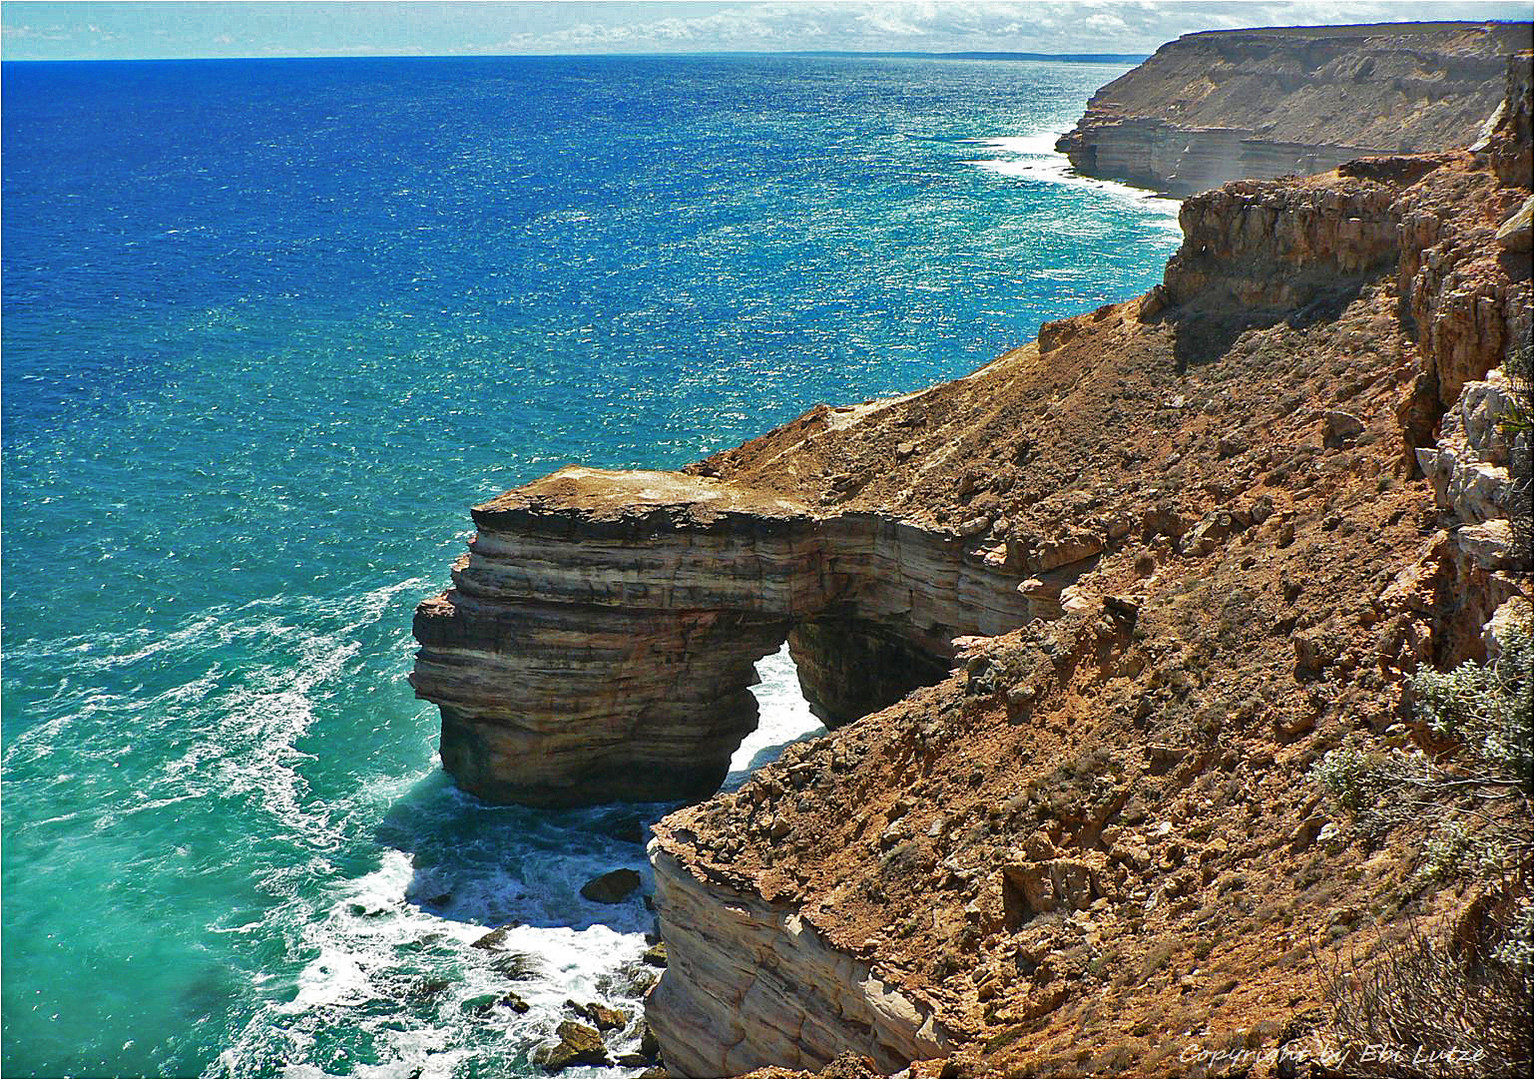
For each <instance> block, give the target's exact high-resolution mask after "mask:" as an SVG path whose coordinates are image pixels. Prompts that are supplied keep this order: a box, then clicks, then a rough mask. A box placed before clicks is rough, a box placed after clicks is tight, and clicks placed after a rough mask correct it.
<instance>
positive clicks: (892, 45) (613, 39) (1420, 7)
mask: <svg viewBox="0 0 1536 1080" xmlns="http://www.w3.org/2000/svg"><path fill="white" fill-rule="evenodd" d="M1531 11H1532V7H1531V4H1529V3H1508V2H1485V0H1469V2H1463V3H1440V2H1425V3H1403V2H1390V3H1389V2H1379V3H1357V2H1343V3H1337V2H1335V3H1324V2H1300V3H1269V2H1253V3H1229V2H1173V3H1170V2H1158V0H1098V2H1089V0H1083V2H1077V3H1051V2H1012V3H1009V2H988V0H976V2H969V0H956V2H951V3H933V2H916V0H914V2H890V3H829V2H784V0H776V2H756V3H495V2H490V3H195V2H194V3H115V2H105V3H32V2H20V0H18V2H14V3H4V4H0V55H3V56H4V57H5V58H6V59H12V60H27V59H144V58H156V57H228V56H366V55H418V54H419V55H442V54H476V53H480V54H486V53H626V52H629V53H633V52H650V53H656V52H661V53H666V52H709V51H737V50H745V51H772V50H798V49H849V50H859V51H881V50H920V51H934V52H953V51H980V50H985V51H993V50H999V51H1020V52H1151V51H1152V50H1153V49H1155V48H1156V47H1157V46H1158V45H1160V44H1162V43H1163V42H1164V41H1167V40H1169V39H1170V38H1174V37H1177V36H1178V35H1180V34H1186V33H1190V32H1192V31H1196V30H1213V29H1223V28H1232V27H1242V26H1274V25H1281V24H1308V23H1345V22H1380V21H1392V20H1405V19H1529V18H1531Z"/></svg>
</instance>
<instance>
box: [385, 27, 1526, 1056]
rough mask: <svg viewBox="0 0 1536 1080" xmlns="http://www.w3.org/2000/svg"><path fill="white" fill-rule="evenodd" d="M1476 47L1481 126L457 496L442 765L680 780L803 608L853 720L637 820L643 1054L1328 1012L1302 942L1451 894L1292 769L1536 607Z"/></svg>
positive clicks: (822, 687) (713, 742)
mask: <svg viewBox="0 0 1536 1080" xmlns="http://www.w3.org/2000/svg"><path fill="white" fill-rule="evenodd" d="M1500 81H1501V85H1505V86H1506V87H1507V89H1508V94H1509V100H1508V101H1507V102H1506V104H1505V105H1504V107H1503V108H1502V109H1501V111H1500V112H1499V114H1498V116H1497V117H1496V120H1495V123H1494V124H1492V125H1491V126H1490V129H1489V131H1488V133H1487V137H1486V139H1485V141H1484V142H1483V143H1481V144H1480V146H1479V148H1478V149H1477V150H1476V151H1454V152H1447V153H1442V154H1437V155H1430V156H1418V157H1411V156H1404V155H1393V156H1386V157H1377V158H1368V159H1363V160H1359V161H1354V162H1350V163H1348V164H1346V165H1345V166H1343V167H1341V168H1340V169H1338V170H1336V171H1334V172H1331V173H1327V174H1324V175H1320V176H1314V177H1309V178H1306V179H1302V180H1288V181H1274V182H1242V183H1235V184H1232V185H1228V186H1227V187H1225V188H1223V189H1221V190H1219V191H1214V192H1210V193H1208V194H1206V195H1202V196H1200V197H1199V198H1197V199H1193V200H1191V201H1190V202H1189V203H1187V204H1186V206H1185V208H1184V211H1183V213H1182V214H1181V223H1182V225H1183V227H1184V230H1185V242H1184V245H1183V247H1182V248H1181V249H1180V251H1179V252H1178V254H1177V255H1176V256H1175V257H1174V258H1173V259H1172V260H1170V263H1169V266H1168V270H1167V273H1166V275H1165V280H1164V282H1163V284H1162V285H1161V286H1159V287H1157V288H1155V289H1154V290H1152V291H1151V292H1150V293H1148V294H1147V295H1146V296H1143V297H1141V298H1138V299H1136V300H1132V301H1128V302H1126V303H1121V304H1112V305H1108V306H1106V307H1103V308H1100V309H1099V310H1097V311H1094V312H1091V313H1087V314H1084V315H1080V316H1076V317H1074V318H1070V319H1064V320H1060V321H1058V322H1055V323H1050V324H1047V325H1046V326H1044V327H1042V328H1041V332H1040V336H1039V340H1038V342H1037V343H1036V344H1035V345H1032V346H1028V347H1025V348H1021V349H1018V350H1015V351H1014V352H1011V353H1009V354H1007V355H1005V356H1003V357H1000V358H999V359H997V360H996V361H993V362H992V363H991V364H988V365H987V366H985V367H983V368H981V369H980V370H979V371H977V372H976V373H974V374H972V375H970V376H968V377H966V378H964V379H960V380H957V381H955V382H952V383H947V384H943V385H941V386H936V387H933V388H930V389H928V390H925V391H922V392H919V393H916V394H911V395H907V396H905V397H901V398H897V399H893V400H889V401H881V402H866V403H864V404H862V405H857V406H849V407H843V408H838V409H829V408H826V407H819V408H817V409H815V410H813V411H812V412H810V413H808V414H806V415H805V416H803V417H801V418H800V419H799V420H796V421H794V422H793V423H790V424H786V425H784V426H783V427H781V428H779V429H776V430H775V431H772V432H769V433H768V434H767V435H764V436H763V437H761V438H759V439H756V440H753V441H752V442H749V443H747V444H745V445H743V446H741V447H738V448H735V449H733V450H728V451H724V452H722V453H720V454H716V455H714V456H712V457H710V458H708V459H706V460H704V461H702V462H699V463H697V464H696V465H694V466H692V467H690V468H689V469H687V470H685V471H684V473H683V474H653V473H603V472H598V471H594V470H562V472H560V473H557V474H555V475H554V476H552V477H549V478H547V479H546V480H543V481H539V482H538V483H535V484H533V485H529V486H528V487H526V488H522V489H519V490H518V491H515V492H511V493H509V494H508V495H506V496H503V497H502V498H501V499H498V500H495V501H493V502H492V503H489V504H487V505H486V506H483V507H480V508H478V509H477V510H476V521H477V524H478V525H479V527H480V533H479V535H478V536H477V538H476V540H475V541H474V543H473V544H472V547H471V552H470V554H469V556H468V557H467V559H466V560H463V561H461V563H460V564H459V565H458V566H457V567H456V569H455V579H454V580H455V587H454V589H452V590H450V591H449V592H448V593H446V594H444V595H443V596H442V597H438V598H434V599H432V600H428V601H426V602H424V604H423V605H422V609H421V611H420V612H419V613H418V623H417V633H418V636H419V637H420V638H421V640H422V643H423V649H422V652H421V654H420V657H421V659H420V662H419V664H418V668H417V672H416V676H415V678H416V685H417V687H418V691H419V692H420V693H422V694H423V696H426V697H429V698H431V699H432V700H435V701H438V702H439V704H441V705H442V707H443V715H444V759H445V764H447V765H448V766H449V768H450V770H451V771H453V772H454V773H455V776H456V777H457V778H459V779H460V782H461V783H466V784H467V785H469V786H471V788H472V789H477V790H484V791H487V792H489V793H491V794H493V795H495V796H497V797H510V798H519V799H521V798H530V799H532V800H534V801H585V800H592V799H599V798H605V797H606V798H624V797H633V793H634V791H635V784H636V781H635V780H634V779H633V778H632V776H631V775H630V774H631V773H633V772H636V771H642V770H652V769H654V770H655V771H656V772H657V774H658V775H661V776H663V777H664V778H666V782H667V783H670V784H674V785H675V787H676V789H677V790H682V789H684V788H686V789H688V790H689V791H702V789H704V788H705V787H707V786H708V782H709V781H710V778H711V777H718V775H719V774H720V773H722V772H723V765H722V764H721V758H720V755H721V754H722V753H725V754H728V753H729V749H728V747H729V746H731V745H734V742H733V739H734V738H737V737H739V735H737V734H735V733H737V732H739V731H741V730H745V725H748V724H750V722H751V714H750V710H751V706H750V704H749V702H748V701H746V700H745V698H746V697H747V695H746V694H745V692H744V691H745V686H746V684H747V683H746V680H748V679H749V678H750V665H751V663H752V661H753V660H754V659H755V658H756V657H757V656H761V655H763V654H764V653H766V652H767V651H769V650H770V649H772V648H773V647H775V646H776V644H777V643H778V642H779V641H781V640H783V639H784V638H785V636H786V635H787V636H788V639H789V641H790V643H791V647H792V649H794V650H795V654H796V657H797V660H798V662H799V664H800V667H801V671H802V679H803V680H804V682H805V688H806V691H807V694H808V696H809V697H810V699H811V700H812V701H813V703H816V704H817V705H818V707H819V708H821V709H822V710H823V712H824V714H825V715H828V716H831V717H833V718H834V719H835V720H838V721H842V722H841V723H839V726H837V727H836V729H835V730H834V731H832V732H831V733H830V734H829V735H828V736H826V737H825V738H822V739H818V740H815V741H813V742H809V743H802V744H797V745H795V746H791V747H789V748H788V749H787V750H786V751H785V753H784V754H783V756H782V757H781V758H780V760H779V761H777V762H775V763H774V764H772V765H769V766H765V767H764V768H762V769H760V770H758V771H757V772H756V773H754V774H753V775H752V777H751V778H750V779H749V780H748V781H747V782H746V783H745V784H743V785H742V786H741V787H740V788H739V789H738V790H736V791H734V792H729V793H722V794H719V795H716V796H714V797H713V798H710V799H708V800H706V801H704V802H701V803H698V804H697V805H694V806H690V807H688V808H685V809H683V810H680V811H678V812H676V813H674V814H672V815H670V816H669V817H667V818H665V819H664V820H663V821H661V822H660V823H659V824H658V825H657V826H656V827H655V829H654V840H653V841H652V846H651V856H652V863H653V866H654V869H655V878H656V893H655V903H656V908H657V913H658V918H659V924H660V929H661V933H662V936H663V938H664V939H665V941H666V943H667V946H668V952H669V966H668V968H667V971H666V973H665V975H664V976H663V978H662V980H661V982H660V983H659V984H658V986H657V988H656V989H655V990H654V991H653V992H652V994H651V996H650V998H649V1001H648V1004H647V1010H646V1015H647V1020H648V1022H649V1024H650V1025H651V1028H652V1029H653V1030H654V1032H655V1034H656V1036H657V1039H658V1040H659V1042H660V1045H661V1048H662V1053H663V1057H664V1059H665V1061H666V1062H667V1065H668V1068H669V1069H671V1070H672V1071H673V1072H674V1073H675V1074H680V1075H700V1076H703V1075H728V1074H734V1073H738V1072H745V1071H749V1070H752V1069H766V1068H771V1067H785V1068H790V1069H801V1070H808V1071H815V1070H817V1069H818V1068H820V1067H822V1066H824V1065H825V1064H826V1063H827V1062H828V1061H831V1060H833V1059H834V1058H837V1059H838V1060H840V1061H844V1060H851V1059H846V1058H845V1057H844V1056H843V1055H847V1054H852V1055H854V1058H867V1059H869V1060H868V1062H867V1063H866V1064H867V1066H868V1068H869V1069H871V1070H878V1071H879V1072H881V1073H890V1072H895V1071H897V1070H899V1069H901V1068H902V1067H903V1066H906V1065H908V1064H909V1063H911V1070H912V1071H911V1074H912V1075H930V1076H931V1075H940V1074H942V1075H949V1076H961V1075H991V1074H999V1075H1082V1074H1084V1073H1095V1074H1105V1075H1121V1074H1128V1075H1165V1074H1178V1075H1229V1074H1230V1073H1231V1072H1233V1071H1234V1067H1233V1063H1234V1062H1238V1063H1241V1061H1243V1060H1252V1058H1251V1057H1250V1058H1247V1059H1245V1058H1243V1057H1242V1055H1253V1054H1257V1053H1269V1054H1276V1053H1278V1052H1279V1051H1280V1049H1281V1048H1282V1047H1283V1046H1287V1045H1292V1044H1293V1040H1295V1039H1296V1037H1297V1035H1298V1033H1299V1032H1303V1031H1306V1030H1307V1023H1308V1022H1310V1021H1307V1019H1306V1018H1307V1017H1309V1016H1312V1015H1314V1014H1313V1012H1312V1010H1313V1009H1314V1007H1315V1006H1317V1005H1319V1004H1321V1002H1320V999H1319V987H1318V982H1317V978H1316V969H1315V965H1314V962H1313V956H1314V949H1315V948H1316V943H1317V942H1318V941H1319V940H1323V941H1328V942H1331V943H1332V947H1333V948H1336V949H1338V950H1341V954H1343V953H1348V952H1349V951H1352V950H1353V951H1359V952H1361V953H1364V952H1367V951H1369V950H1370V949H1371V948H1374V947H1376V946H1377V945H1379V943H1380V940H1381V938H1380V937H1379V928H1380V927H1381V926H1383V925H1385V926H1388V927H1389V928H1390V927H1393V926H1395V925H1397V923H1398V922H1400V921H1401V920H1402V919H1403V918H1404V917H1406V916H1407V915H1410V914H1411V915H1413V916H1415V917H1432V916H1437V915H1440V914H1455V913H1458V912H1461V911H1462V907H1463V905H1464V904H1465V902H1466V900H1465V898H1461V897H1459V895H1458V888H1459V886H1458V883H1457V880H1456V879H1455V878H1452V879H1451V880H1450V882H1449V885H1450V886H1451V887H1449V888H1448V887H1446V885H1447V882H1445V881H1441V880H1434V879H1427V878H1425V877H1424V875H1423V874H1422V873H1420V872H1419V871H1420V867H1419V855H1418V850H1419V849H1418V842H1419V840H1420V839H1421V838H1420V837H1417V836H1415V835H1414V834H1413V830H1412V828H1411V827H1404V826H1396V827H1394V828H1393V829H1391V830H1388V831H1387V832H1386V833H1384V834H1382V835H1380V836H1374V837H1365V836H1357V835H1354V834H1352V833H1350V832H1349V831H1347V829H1346V825H1347V822H1345V821H1344V820H1343V819H1341V818H1340V817H1339V815H1338V813H1337V811H1336V810H1335V809H1333V808H1332V807H1330V805H1329V804H1328V803H1326V802H1325V801H1324V799H1323V795H1322V792H1321V790H1320V788H1319V787H1318V785H1317V784H1316V783H1315V782H1314V780H1313V779H1311V774H1310V770H1311V769H1312V767H1313V766H1314V765H1315V764H1316V763H1317V762H1319V761H1320V760H1322V759H1323V758H1324V755H1325V754H1327V753H1328V752H1329V751H1331V750H1334V749H1337V748H1339V747H1342V746H1361V747H1365V748H1367V749H1370V750H1378V749H1382V748H1400V747H1404V746H1414V745H1419V746H1424V747H1430V748H1432V749H1433V748H1436V747H1438V749H1436V750H1435V752H1437V753H1438V752H1440V751H1441V750H1443V749H1444V747H1443V744H1440V743H1437V742H1436V741H1435V736H1434V735H1433V733H1432V732H1430V731H1428V730H1427V729H1425V728H1424V727H1423V726H1422V725H1419V724H1416V723H1410V722H1408V721H1409V720H1410V717H1409V715H1408V713H1407V711H1406V710H1407V704H1406V703H1407V700H1408V694H1409V691H1408V686H1409V682H1408V680H1409V679H1410V677H1411V676H1412V675H1413V673H1414V672H1416V671H1418V670H1420V669H1421V668H1423V667H1426V666H1433V667H1437V668H1440V669H1447V668H1450V667H1452V666H1454V665H1456V664H1458V663H1460V662H1462V661H1464V660H1469V659H1470V660H1475V661H1481V660H1483V659H1484V658H1485V657H1486V656H1487V655H1488V654H1489V648H1490V645H1489V640H1490V639H1489V635H1488V632H1487V628H1488V627H1489V626H1493V625H1499V624H1501V620H1502V621H1503V623H1508V622H1509V621H1510V620H1511V619H1517V618H1518V617H1519V613H1520V612H1521V611H1524V612H1529V610H1530V600H1531V597H1532V591H1533V590H1532V578H1531V562H1530V554H1531V549H1530V540H1529V515H1530V501H1529V500H1530V438H1529V434H1528V433H1527V434H1525V435H1523V436H1522V435H1519V434H1518V433H1514V432H1513V431H1512V429H1510V428H1509V427H1508V426H1507V424H1506V423H1505V418H1506V417H1507V415H1508V413H1509V411H1510V408H1511V406H1512V405H1514V404H1515V403H1517V402H1523V403H1524V407H1525V408H1527V409H1528V408H1529V392H1530V391H1529V386H1528V384H1524V385H1522V384H1521V380H1522V378H1525V376H1522V375H1521V374H1520V371H1519V365H1518V363H1513V362H1512V360H1511V357H1512V355H1513V354H1516V353H1519V352H1520V351H1521V349H1522V348H1528V347H1529V340H1530V329H1531V262H1530V257H1529V251H1530V247H1531V222H1530V207H1531V199H1532V192H1531V178H1530V175H1529V172H1528V171H1527V172H1525V173H1521V172H1520V171H1519V169H1518V167H1517V165H1512V164H1511V163H1518V162H1521V161H1524V162H1526V163H1527V167H1528V163H1529V160H1530V104H1529V94H1530V56H1529V54H1526V55H1525V56H1523V57H1520V58H1518V59H1517V60H1516V61H1515V62H1513V63H1512V64H1510V65H1509V68H1508V72H1507V79H1506V78H1503V77H1501V80H1500ZM1522 530H1523V531H1522ZM951 665H952V666H951ZM941 667H943V668H944V670H940V668H941ZM914 687H915V689H914ZM909 691H910V692H909ZM903 695H904V696H903ZM897 697H899V698H900V700H894V699H895V698H897ZM860 710H864V711H869V710H876V711H870V712H869V714H868V715H863V716H861V717H859V718H857V719H855V718H854V717H856V716H858V714H859V712H860ZM451 729H452V730H453V731H454V732H455V733H454V734H452V735H450V730H451ZM624 762H627V763H628V764H627V765H624V764H615V763H624ZM637 762H640V763H643V764H640V765H636V764H635V763H637ZM690 762H692V763H693V764H689V763H690ZM668 768H671V769H674V770H682V771H681V772H676V771H674V772H672V773H670V774H669V773H668V772H667V771H666V770H667V769H668ZM691 768H692V769H696V771H694V772H692V773H690V772H688V771H687V770H688V769H691ZM647 790H649V789H647ZM573 792H578V793H579V798H577V797H576V796H574V795H573V794H572V793H573ZM1526 812H1527V813H1528V807H1527V811H1526ZM1527 827H1528V821H1527ZM1471 899H1472V901H1473V902H1474V903H1475V902H1477V900H1476V898H1475V897H1472V898H1471ZM1467 910H1470V908H1468V909H1467ZM1234 1055H1237V1056H1234ZM1320 1067H1321V1066H1320Z"/></svg>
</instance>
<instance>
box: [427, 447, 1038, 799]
mask: <svg viewBox="0 0 1536 1080" xmlns="http://www.w3.org/2000/svg"><path fill="white" fill-rule="evenodd" d="M474 519H475V524H476V526H477V527H478V532H477V534H476V536H475V538H474V539H473V540H472V541H471V543H470V546H469V552H468V553H467V555H466V556H465V557H464V558H463V559H461V560H460V562H459V564H458V565H456V566H455V567H454V571H453V588H452V589H450V590H448V591H447V592H445V593H443V594H442V595H440V596H438V597H436V598H434V599H431V600H428V601H425V602H423V603H422V604H421V605H420V607H419V608H418V610H417V613H416V624H415V632H416V637H417V639H418V640H419V641H420V642H421V646H422V648H421V651H420V653H419V654H418V657H417V662H416V668H415V671H414V673H413V674H412V676H411V681H412V684H413V685H414V686H415V688H416V691H417V693H418V694H419V695H420V696H422V697H424V698H427V699H429V700H431V701H433V702H436V703H437V704H438V705H439V707H440V708H441V711H442V717H443V734H442V756H443V764H444V767H445V768H447V770H448V771H449V772H450V773H451V774H453V776H454V779H455V780H456V781H457V782H458V783H459V785H460V786H462V787H463V788H465V789H466V790H468V791H471V792H474V793H475V794H477V795H480V796H481V797H483V798H487V799H491V800H495V801H510V802H522V803H529V804H535V805H575V804H581V803H591V802H610V801H615V800H639V801H651V800H663V799H689V798H699V797H702V796H705V795H708V794H710V793H711V792H713V791H714V790H715V789H716V788H718V787H719V786H720V782H721V780H723V779H724V777H725V773H726V768H727V766H728V764H729V761H730V756H731V753H732V752H733V751H734V750H735V749H736V747H737V745H738V744H739V743H740V741H741V739H742V737H743V736H745V735H746V734H747V733H748V732H750V731H751V730H753V728H754V727H755V726H756V724H757V701H756V699H755V698H754V697H753V695H752V693H751V691H750V689H749V687H751V686H752V685H753V684H754V683H755V682H756V675H755V672H754V670H753V664H754V663H755V662H756V661H757V660H759V659H761V658H762V657H763V656H765V655H767V654H768V653H770V652H773V651H774V650H776V649H777V648H778V647H779V646H780V645H781V644H783V643H784V641H785V639H786V637H787V638H789V640H790V645H791V650H792V653H793V654H794V655H795V657H796V658H797V660H798V661H799V662H800V666H801V671H802V678H803V682H804V689H805V691H806V693H807V696H808V698H809V699H810V701H811V702H812V704H813V706H814V707H815V708H816V711H817V713H818V714H819V715H820V716H821V717H822V718H823V719H824V720H826V721H827V722H828V723H829V724H836V723H840V722H844V721H847V720H850V719H853V718H854V717H857V716H862V715H864V714H865V713H868V712H871V711H873V710H875V709H877V708H880V707H882V706H884V705H888V704H890V703H891V702H892V701H895V700H897V699H898V698H900V697H901V696H902V695H903V694H905V693H906V692H907V691H909V690H911V689H913V688H914V687H915V686H917V685H921V684H922V683H924V682H933V681H937V680H938V679H940V678H942V677H943V676H944V675H945V674H946V673H947V672H948V670H949V666H950V665H949V661H950V658H951V657H952V656H953V652H954V649H953V646H952V644H951V642H952V640H953V639H954V638H957V637H962V636H966V635H974V634H995V633H1000V632H1001V631H1003V630H1006V629H1009V628H1011V627H1014V626H1018V625H1021V624H1022V623H1024V622H1025V621H1027V620H1028V619H1029V618H1031V617H1035V616H1038V615H1041V614H1048V613H1049V612H1050V610H1051V609H1052V607H1053V605H1051V604H1050V603H1049V602H1043V601H1037V600H1031V599H1030V598H1029V597H1026V596H1024V595H1022V594H1020V593H1019V591H1018V585H1019V583H1020V579H1021V576H1022V575H1021V574H1020V573H1018V572H1011V571H1010V570H1008V569H1007V568H1006V567H1005V565H1004V563H1005V560H1004V559H1003V558H1002V557H1001V556H1000V555H999V554H998V553H996V552H989V551H988V550H986V549H985V548H984V547H982V546H981V545H980V544H978V543H977V542H975V541H974V540H968V539H966V538H965V537H963V536H962V535H961V534H960V533H959V532H957V531H955V530H953V529H943V528H935V527H932V526H929V527H922V526H919V525H915V524H912V523H910V522H907V521H904V520H902V519H901V518H900V516H899V515H892V514H877V513H868V512H864V513H860V512H843V513H836V512H831V513H829V512H827V511H824V510H818V509H816V508H813V507H812V506H810V505H808V504H806V503H804V502H802V501H800V500H798V499H793V498H785V497H779V496H769V495H762V494H759V493H757V492H755V491H754V490H753V489H752V488H750V487H748V486H746V485H739V484H732V483H729V482H726V481H721V480H715V479H711V478H708V477H698V476H686V475H681V474H667V473H647V472H607V471H602V470H594V469H579V468H567V469H562V470H561V471H559V472H557V473H554V474H553V475H551V476H548V477H545V478H544V479H542V480H539V481H536V482H534V483H532V484H529V485H527V486H526V487H522V488H519V489H517V490H515V491H511V492H508V493H507V494H505V495H503V496H501V497H500V498H497V499H495V500H492V501H491V502H489V503H486V504H484V505H483V506H478V507H476V508H475V510H474Z"/></svg>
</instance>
